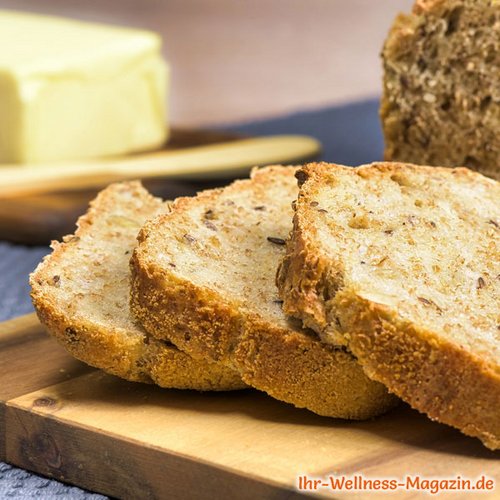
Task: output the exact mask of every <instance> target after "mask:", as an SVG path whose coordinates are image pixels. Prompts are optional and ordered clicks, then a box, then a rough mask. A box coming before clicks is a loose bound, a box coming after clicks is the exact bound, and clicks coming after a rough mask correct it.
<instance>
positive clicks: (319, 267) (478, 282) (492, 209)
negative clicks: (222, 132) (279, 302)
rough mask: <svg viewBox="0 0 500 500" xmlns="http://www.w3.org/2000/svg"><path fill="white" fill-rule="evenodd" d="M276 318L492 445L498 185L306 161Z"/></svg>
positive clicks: (439, 173) (498, 426)
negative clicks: (297, 324) (338, 349)
mask: <svg viewBox="0 0 500 500" xmlns="http://www.w3.org/2000/svg"><path fill="white" fill-rule="evenodd" d="M297 178H298V179H299V182H300V184H301V186H302V187H301V189H300V194H299V197H298V201H297V203H296V211H295V215H294V228H293V233H292V236H291V239H290V240H289V242H288V244H287V254H286V257H285V259H284V261H283V263H282V265H281V268H280V271H279V273H278V280H277V281H278V286H279V289H280V296H281V298H282V299H283V300H284V310H285V312H286V313H288V314H291V315H293V316H294V317H297V318H300V319H301V320H302V321H303V323H304V324H305V325H306V326H308V327H310V328H312V329H313V330H315V331H316V332H318V333H319V334H320V336H321V338H322V339H323V341H324V342H328V343H330V344H332V345H335V346H344V347H346V348H347V349H349V351H350V352H352V353H353V354H354V355H355V356H356V357H357V359H358V361H359V362H360V363H361V364H362V365H363V368H364V370H365V372H366V373H367V375H369V376H370V377H371V378H372V379H373V380H378V381H380V382H382V383H383V384H385V385H386V386H387V387H388V388H389V389H390V390H391V391H393V392H394V393H395V394H397V395H398V396H400V397H401V398H402V399H403V400H405V401H407V402H408V403H410V404H411V406H413V407H414V408H416V409H417V410H420V411H421V412H425V413H427V414H428V415H429V416H430V417H431V418H432V419H436V420H438V421H440V422H444V423H447V424H449V425H452V426H455V427H457V428H458V429H460V430H461V431H462V432H464V433H465V434H468V435H470V436H477V437H478V438H479V439H481V440H482V441H483V443H484V444H485V445H486V446H488V447H490V448H492V449H496V448H499V447H500V203H499V200H500V184H499V183H498V182H496V181H494V180H493V179H489V178H487V177H484V176H482V175H480V174H478V173H475V172H471V171H470V170H467V169H464V168H457V169H449V168H439V167H423V166H413V165H405V164H400V163H375V164H372V165H368V166H362V167H358V168H349V167H343V166H338V165H328V164H310V165H307V166H306V167H304V168H303V169H302V170H300V171H299V172H298V173H297Z"/></svg>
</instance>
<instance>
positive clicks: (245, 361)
mask: <svg viewBox="0 0 500 500" xmlns="http://www.w3.org/2000/svg"><path fill="white" fill-rule="evenodd" d="M295 171H296V169H295V168H292V167H279V166H277V167H269V168H265V169H262V170H254V171H253V173H252V176H251V180H243V181H236V182H235V183H233V184H231V185H230V186H229V187H226V188H224V189H216V190H210V191H205V192H203V193H200V194H199V195H198V196H196V197H194V198H180V199H178V200H176V201H175V202H174V203H173V205H172V207H171V212H170V213H168V214H165V215H161V216H160V217H158V218H156V219H155V220H152V221H150V222H149V223H147V224H146V225H145V227H144V228H143V229H142V231H141V232H140V235H139V245H138V246H137V248H136V250H135V252H134V255H133V257H132V260H131V265H132V275H133V284H132V311H133V313H134V314H135V315H136V316H137V318H138V319H139V320H140V321H141V322H142V324H143V326H144V328H145V329H146V330H147V331H148V332H149V333H150V334H151V335H152V336H155V337H157V338H160V339H170V340H171V341H172V342H173V343H174V344H176V345H177V346H178V347H179V348H180V349H182V350H184V351H186V352H187V353H189V354H191V355H192V356H193V357H196V358H197V359H210V360H213V361H219V362H223V363H225V364H227V366H230V367H232V368H234V369H236V370H238V371H239V373H240V374H241V377H242V379H243V380H244V381H245V382H246V383H247V384H249V385H251V386H253V387H256V388H258V389H261V390H263V391H265V392H267V393H268V394H270V395H271V396H273V397H275V398H276V399H280V400H283V401H286V402H289V403H292V404H294V405H295V406H297V407H305V408H308V409H310V410H312V411H314V412H316V413H319V414H321V415H328V416H334V417H343V418H352V419H362V418H368V417H372V416H374V415H377V414H379V413H382V412H384V411H385V410H387V409H388V408H390V407H391V406H393V405H394V404H395V401H396V398H395V397H394V396H392V395H390V394H388V392H387V391H386V389H385V388H384V386H383V385H382V384H379V383H377V382H373V381H371V380H370V379H369V378H368V377H367V376H366V375H365V374H364V373H363V370H362V369H361V367H360V366H359V365H358V363H357V362H356V359H355V358H354V357H353V356H352V355H351V354H349V353H347V352H346V350H345V349H344V348H343V347H334V346H328V345H326V344H323V343H322V342H320V340H319V338H317V336H316V335H315V334H314V333H313V332H311V331H306V330H303V329H301V327H300V325H299V323H298V322H297V321H292V320H289V319H287V318H286V316H285V315H284V314H283V312H282V309H281V302H280V301H279V300H278V296H277V290H276V286H275V283H274V280H275V275H276V269H277V266H278V263H279V262H280V260H281V258H282V256H283V254H284V250H285V247H284V244H285V238H286V237H287V235H288V233H289V232H290V229H291V225H292V209H291V203H292V201H293V200H294V199H295V198H296V196H297V192H298V189H297V185H296V181H295V178H294V173H295Z"/></svg>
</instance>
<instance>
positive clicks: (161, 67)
mask: <svg viewBox="0 0 500 500" xmlns="http://www.w3.org/2000/svg"><path fill="white" fill-rule="evenodd" d="M160 50H161V39H160V38H159V37H158V36H157V35H156V34H154V33H150V32H147V31H141V30H135V29H128V28H118V27H112V26H104V25H99V24H92V23H83V22H79V21H73V20H67V19H60V18H55V17H47V16H40V15H34V14H25V13H19V12H13V11H5V10H4V11H1V10H0V163H36V162H51V161H59V160H75V159H81V158H89V157H100V156H106V155H117V154H122V153H128V152H132V151H140V150H146V149H150V148H155V147H157V146H159V145H161V144H162V143H163V142H164V141H165V140H166V138H167V134H168V131H167V119H166V114H167V111H166V94H167V85H168V66H167V65H166V63H165V61H164V60H163V59H162V56H161V52H160Z"/></svg>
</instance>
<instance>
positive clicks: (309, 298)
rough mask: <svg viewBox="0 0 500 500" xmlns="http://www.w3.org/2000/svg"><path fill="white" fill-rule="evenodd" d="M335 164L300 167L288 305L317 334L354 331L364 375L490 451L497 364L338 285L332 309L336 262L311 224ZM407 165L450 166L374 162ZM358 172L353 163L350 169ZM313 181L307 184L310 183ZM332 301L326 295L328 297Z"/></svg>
mask: <svg viewBox="0 0 500 500" xmlns="http://www.w3.org/2000/svg"><path fill="white" fill-rule="evenodd" d="M332 168H345V167H341V166H337V165H328V164H310V165H308V166H306V167H305V168H303V169H302V170H301V171H300V172H299V173H298V179H299V183H300V184H302V185H304V184H305V189H304V188H303V189H302V190H301V193H300V195H299V200H301V201H299V203H298V204H297V209H296V213H295V216H294V229H293V232H292V235H291V238H290V240H289V242H288V245H287V253H286V256H285V258H284V260H283V263H282V265H281V267H280V269H279V271H278V275H277V284H278V287H279V290H280V296H281V298H282V299H283V300H284V305H283V306H284V310H285V311H286V312H287V313H288V314H290V315H292V316H295V317H297V318H300V319H302V320H303V321H305V322H307V323H308V324H309V325H310V326H311V327H312V328H314V329H315V330H316V331H318V332H319V333H322V332H325V331H326V329H327V328H328V327H329V326H331V324H332V323H334V322H335V321H341V322H342V329H343V330H344V331H347V332H349V335H348V341H347V345H348V347H349V349H350V350H351V351H352V352H353V353H354V355H355V356H356V357H357V358H358V360H359V362H360V363H361V364H362V366H363V368H364V370H365V372H366V373H367V375H368V376H369V377H370V378H372V379H373V380H378V381H380V382H382V383H383V384H384V385H385V386H386V387H388V388H389V390H391V391H392V392H394V393H395V394H396V395H398V396H399V397H401V398H402V399H403V400H404V401H406V402H408V403H409V404H410V405H411V406H412V407H414V408H415V409H417V410H419V411H421V412H423V413H426V414H427V415H429V416H430V417H431V418H432V419H435V420H438V421H439V422H443V423H446V424H449V425H451V426H454V427H456V428H458V429H460V430H461V431H462V432H463V433H464V434H467V435H470V436H475V437H478V438H479V439H481V441H482V442H483V443H484V444H485V445H486V446H487V447H488V448H491V449H498V448H499V447H500V415H499V412H498V409H499V408H500V370H499V367H498V364H497V365H493V364H492V363H491V362H489V361H486V360H485V359H482V358H480V357H479V356H477V355H475V354H474V353H471V352H470V351H468V350H467V349H466V348H464V347H463V346H461V345H460V344H458V343H452V342H450V341H449V340H447V339H446V338H442V337H441V336H440V335H439V333H438V332H433V331H429V330H428V329H426V328H422V327H420V326H419V325H418V323H412V322H411V321H409V320H408V319H406V320H403V319H401V317H400V315H399V314H398V311H397V310H393V309H392V308H391V307H388V306H387V305H382V304H378V303H376V302H374V301H371V300H368V299H366V298H365V297H362V296H360V295H359V294H358V293H357V292H356V290H353V289H342V287H339V288H337V289H336V290H335V292H334V293H335V308H332V306H331V303H330V304H328V303H327V302H328V300H329V299H331V297H329V296H328V294H329V290H328V286H329V285H331V284H332V283H333V282H336V283H339V281H340V279H339V276H338V274H339V272H340V271H339V269H340V266H339V265H338V263H336V262H334V261H333V260H332V259H331V258H330V257H327V256H325V255H323V254H322V253H321V252H320V251H318V245H317V243H318V242H317V241H316V234H315V232H314V231H315V230H314V228H312V226H313V225H312V218H314V217H315V213H314V211H312V210H310V209H308V208H307V207H309V205H310V201H311V199H317V196H315V195H316V194H317V193H316V192H315V190H316V189H317V188H320V186H321V183H322V180H321V179H322V176H323V175H324V173H326V172H328V171H329V170H331V169H332ZM402 168H409V169H412V168H415V169H419V170H422V169H429V172H438V171H439V170H442V171H443V172H444V173H447V174H448V175H449V174H450V172H451V170H450V169H440V168H439V167H415V166H411V165H410V166H406V165H404V164H397V163H385V164H384V163H382V164H376V165H375V169H377V170H378V171H379V172H380V171H384V172H387V173H391V172H395V173H397V172H398V171H400V170H401V169H402ZM356 170H358V172H360V173H361V175H362V176H363V177H365V178H370V177H372V176H374V167H373V166H364V167H358V168H357V169H356ZM454 170H455V175H456V176H461V177H464V178H465V179H470V180H472V179H473V180H475V181H477V182H478V183H482V184H484V187H485V188H486V189H487V188H491V187H492V185H493V183H494V181H491V180H489V179H486V178H483V177H481V176H480V175H479V174H476V173H473V172H471V171H469V170H467V169H454ZM352 172H353V173H354V169H353V170H352ZM309 181H310V184H309ZM327 299H328V300H327Z"/></svg>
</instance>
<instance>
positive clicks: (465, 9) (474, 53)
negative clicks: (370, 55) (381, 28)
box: [380, 0, 500, 180]
mask: <svg viewBox="0 0 500 500" xmlns="http://www.w3.org/2000/svg"><path fill="white" fill-rule="evenodd" d="M382 59H383V65H384V82H383V96H382V102H381V108H380V116H381V120H382V125H383V131H384V137H385V159H386V160H390V161H407V162H411V163H416V164H420V165H436V166H439V165H442V166H466V167H469V168H472V169H475V170H478V171H480V172H481V173H483V174H484V175H488V176H490V177H493V178H496V179H497V180H499V179H500V91H499V86H498V75H499V73H500V3H498V2H495V1H493V0H418V1H416V3H415V5H414V8H413V12H412V13H411V14H407V15H404V14H400V15H399V16H398V17H397V18H396V19H395V21H394V23H393V25H392V28H391V30H390V32H389V34H388V36H387V39H386V41H385V44H384V47H383V50H382Z"/></svg>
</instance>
